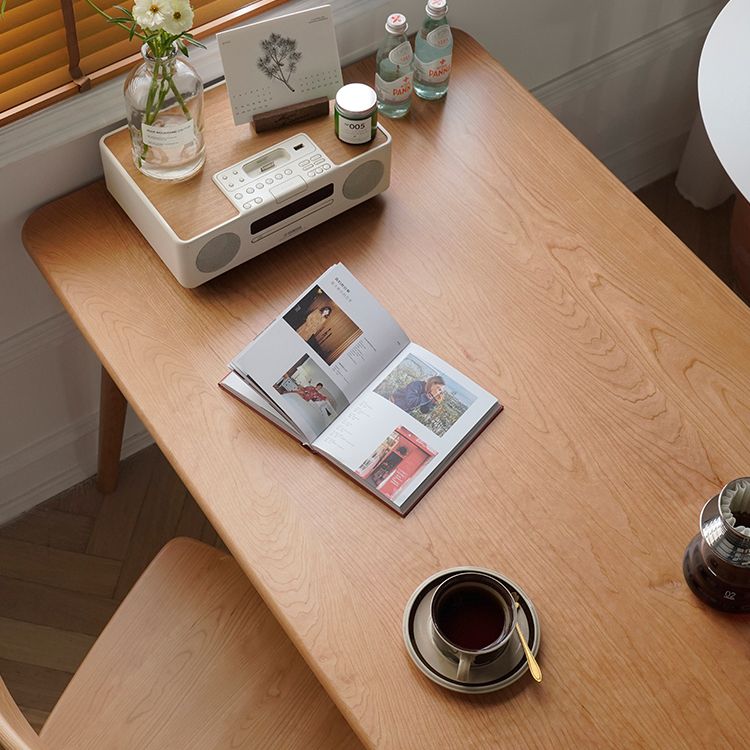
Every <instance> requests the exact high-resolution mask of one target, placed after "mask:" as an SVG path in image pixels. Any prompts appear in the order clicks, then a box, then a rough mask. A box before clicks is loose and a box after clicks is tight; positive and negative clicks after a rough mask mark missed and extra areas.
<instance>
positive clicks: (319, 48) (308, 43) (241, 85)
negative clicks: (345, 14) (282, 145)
mask: <svg viewBox="0 0 750 750" xmlns="http://www.w3.org/2000/svg"><path fill="white" fill-rule="evenodd" d="M217 39H218V40H219V51H220V53H221V61H222V64H223V66H224V74H225V76H226V81H227V89H228V91H229V99H230V101H231V103H232V114H233V115H234V122H235V124H236V125H241V124H242V123H245V122H250V120H251V119H252V117H253V115H256V114H259V113H261V112H267V111H269V110H271V109H277V108H278V107H286V106H288V105H290V104H299V103H300V102H304V101H307V100H308V99H315V98H316V97H320V96H325V97H326V98H328V99H333V98H334V97H335V96H336V92H337V91H338V90H339V88H341V86H342V85H343V80H342V78H341V65H340V63H339V51H338V47H337V46H336V34H335V32H334V28H333V19H332V17H331V7H330V6H329V5H322V6H320V7H317V8H311V9H309V10H303V11H299V12H298V13H289V14H287V15H284V16H278V17H276V18H270V19H268V20H266V21H258V22H257V23H252V24H249V25H248V26H243V27H241V28H239V29H233V30H231V31H223V32H221V33H219V34H217Z"/></svg>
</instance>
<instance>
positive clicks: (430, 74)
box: [414, 55, 452, 83]
mask: <svg viewBox="0 0 750 750" xmlns="http://www.w3.org/2000/svg"><path fill="white" fill-rule="evenodd" d="M451 58H452V55H444V56H443V57H439V58H438V59H437V60H433V61H432V62H422V61H421V60H420V59H419V58H418V57H415V58H414V72H415V73H416V74H417V78H418V79H419V80H420V81H424V82H425V83H443V82H444V81H447V80H448V76H450V74H451Z"/></svg>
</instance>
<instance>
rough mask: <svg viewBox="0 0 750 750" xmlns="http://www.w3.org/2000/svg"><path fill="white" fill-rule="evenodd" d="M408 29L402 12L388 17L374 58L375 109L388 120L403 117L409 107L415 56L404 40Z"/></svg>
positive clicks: (407, 42) (407, 41)
mask: <svg viewBox="0 0 750 750" xmlns="http://www.w3.org/2000/svg"><path fill="white" fill-rule="evenodd" d="M407 28H408V25H407V23H406V17H405V16H403V15H402V14H401V13H392V14H391V15H390V16H388V20H387V21H386V24H385V30H386V32H387V33H386V35H385V39H383V41H382V43H381V45H380V47H379V48H378V53H377V55H376V57H375V62H376V65H377V67H376V72H375V91H376V92H377V94H378V110H379V111H380V112H382V113H383V114H384V115H386V116H387V117H403V116H404V115H405V114H406V113H407V112H408V111H409V106H410V105H411V89H412V74H413V71H414V53H413V52H412V49H411V44H410V43H409V40H408V39H407V38H406V30H407Z"/></svg>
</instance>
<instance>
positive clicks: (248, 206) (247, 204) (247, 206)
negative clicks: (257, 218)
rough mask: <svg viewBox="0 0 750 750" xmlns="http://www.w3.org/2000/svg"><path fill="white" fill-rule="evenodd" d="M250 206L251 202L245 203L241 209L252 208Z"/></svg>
mask: <svg viewBox="0 0 750 750" xmlns="http://www.w3.org/2000/svg"><path fill="white" fill-rule="evenodd" d="M252 205H253V202H252V201H248V202H247V203H243V204H242V208H250V206H252Z"/></svg>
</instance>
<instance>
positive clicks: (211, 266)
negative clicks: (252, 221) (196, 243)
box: [195, 232, 241, 273]
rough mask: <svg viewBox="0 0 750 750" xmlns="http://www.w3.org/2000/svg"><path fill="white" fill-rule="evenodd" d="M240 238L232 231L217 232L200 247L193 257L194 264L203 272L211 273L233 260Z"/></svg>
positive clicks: (238, 247)
mask: <svg viewBox="0 0 750 750" xmlns="http://www.w3.org/2000/svg"><path fill="white" fill-rule="evenodd" d="M240 244H241V242H240V238H239V236H238V235H236V234H234V233H233V232H226V233H225V234H217V235H216V237H212V238H211V239H210V240H209V241H208V242H207V243H206V244H205V245H204V246H203V247H202V248H201V249H200V252H199V253H198V255H197V256H196V258H195V265H196V267H197V268H198V270H199V271H202V272H203V273H213V272H214V271H218V270H219V269H220V268H224V266H226V265H227V264H228V263H231V262H232V260H234V256H235V255H237V253H238V252H239V250H240Z"/></svg>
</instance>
